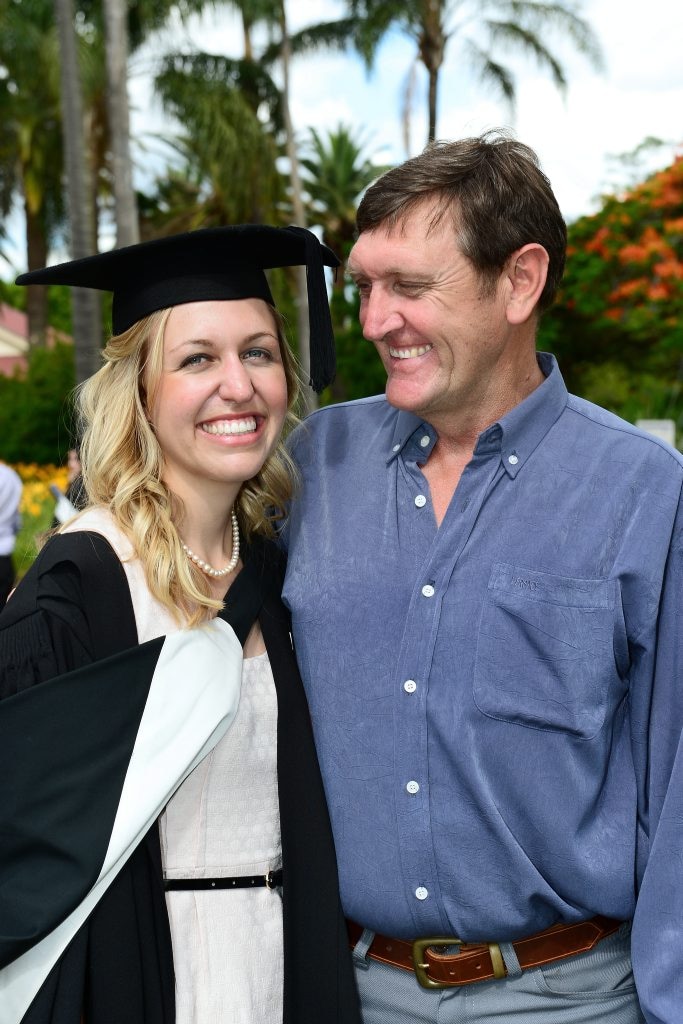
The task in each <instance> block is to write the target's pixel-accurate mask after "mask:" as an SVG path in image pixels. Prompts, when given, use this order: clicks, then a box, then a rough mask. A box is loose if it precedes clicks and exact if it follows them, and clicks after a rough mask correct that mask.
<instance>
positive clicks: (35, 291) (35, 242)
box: [24, 202, 47, 349]
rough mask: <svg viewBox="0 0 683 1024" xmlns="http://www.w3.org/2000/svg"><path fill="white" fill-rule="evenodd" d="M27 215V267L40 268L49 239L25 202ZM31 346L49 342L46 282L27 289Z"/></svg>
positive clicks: (41, 346) (43, 344)
mask: <svg viewBox="0 0 683 1024" xmlns="http://www.w3.org/2000/svg"><path fill="white" fill-rule="evenodd" d="M24 214H25V216H26V256H27V269H28V270H38V269H39V268H40V267H44V266H45V264H46V263H47V239H46V237H45V229H44V226H43V223H42V220H41V218H40V216H38V215H36V214H35V213H34V212H32V210H31V208H30V205H29V203H27V202H25V203H24ZM26 313H27V315H28V344H29V348H30V349H33V348H44V347H45V345H46V344H47V288H46V287H45V285H44V284H30V285H29V286H28V288H27V289H26Z"/></svg>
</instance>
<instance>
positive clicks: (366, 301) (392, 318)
mask: <svg viewBox="0 0 683 1024" xmlns="http://www.w3.org/2000/svg"><path fill="white" fill-rule="evenodd" d="M360 325H361V327H362V329H363V335H364V337H365V338H367V340H368V341H381V340H382V338H384V337H385V336H386V335H387V334H389V333H390V332H391V331H395V330H397V329H398V328H399V327H402V326H403V318H402V316H401V314H400V313H399V312H398V310H397V308H396V304H395V298H392V296H391V295H390V294H387V293H385V292H382V291H380V290H378V289H377V288H373V289H372V290H371V291H370V292H369V293H368V294H367V295H365V296H363V300H362V302H361V308H360Z"/></svg>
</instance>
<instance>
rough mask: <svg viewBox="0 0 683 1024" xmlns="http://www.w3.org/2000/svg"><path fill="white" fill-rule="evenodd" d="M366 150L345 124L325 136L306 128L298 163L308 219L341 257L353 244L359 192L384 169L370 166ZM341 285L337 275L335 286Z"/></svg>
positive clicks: (373, 165)
mask: <svg viewBox="0 0 683 1024" xmlns="http://www.w3.org/2000/svg"><path fill="white" fill-rule="evenodd" d="M366 148H367V144H366V142H365V141H364V140H363V139H362V138H361V137H359V136H358V135H354V132H353V130H352V129H351V128H350V127H349V126H348V125H344V124H339V125H337V127H336V128H335V129H333V130H331V131H328V132H327V133H326V135H322V134H321V133H320V132H318V131H316V129H315V128H310V129H309V132H308V140H307V144H305V146H304V150H303V155H302V157H301V161H300V162H301V166H302V168H303V170H304V174H303V175H302V181H303V186H304V189H305V192H306V193H307V195H308V210H309V220H311V222H312V223H315V224H320V225H321V227H322V229H323V240H324V241H325V243H326V245H329V246H330V248H331V249H333V250H334V251H335V252H336V253H337V254H338V255H339V256H343V257H345V256H346V255H347V254H348V252H349V250H350V248H351V246H352V244H353V241H354V234H355V222H356V207H357V205H358V200H359V199H360V196H361V193H362V192H363V191H364V190H365V189H366V188H367V187H368V185H370V184H371V182H373V181H374V180H375V178H378V177H379V175H380V174H383V173H384V171H385V170H387V169H388V168H387V167H385V166H382V165H379V164H375V163H373V161H372V160H371V159H369V157H367V156H366V155H365V150H366ZM341 284H342V281H341V275H339V280H338V281H337V286H340V285H341Z"/></svg>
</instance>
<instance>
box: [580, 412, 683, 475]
mask: <svg viewBox="0 0 683 1024" xmlns="http://www.w3.org/2000/svg"><path fill="white" fill-rule="evenodd" d="M567 409H568V410H570V411H571V412H573V413H575V414H576V415H578V416H581V417H583V419H584V420H585V421H586V425H587V426H588V425H590V426H591V427H592V428H593V429H594V430H596V431H597V432H605V431H607V432H610V433H611V435H612V436H611V438H610V440H611V441H612V442H613V443H615V444H619V445H620V446H621V447H622V448H623V449H624V450H625V451H629V450H630V451H632V452H633V453H634V454H635V453H638V454H639V455H640V456H641V457H644V458H648V459H649V460H651V459H655V460H661V461H662V463H664V464H666V465H667V466H668V468H669V469H673V470H676V471H677V472H679V473H682V474H683V455H682V454H681V452H679V451H678V450H677V449H675V448H672V447H671V445H669V444H667V443H666V441H663V440H662V439H661V438H659V437H655V435H654V434H648V433H647V431H645V430H642V429H641V428H640V427H636V426H634V425H633V423H629V422H628V420H624V419H622V418H621V417H620V416H617V415H616V414H615V413H612V412H610V411H609V410H608V409H604V408H603V407H602V406H600V405H595V404H594V403H593V402H589V401H587V400H586V399H585V398H579V397H578V396H577V395H571V394H570V395H569V396H568V399H567Z"/></svg>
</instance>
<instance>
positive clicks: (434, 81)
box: [427, 68, 439, 142]
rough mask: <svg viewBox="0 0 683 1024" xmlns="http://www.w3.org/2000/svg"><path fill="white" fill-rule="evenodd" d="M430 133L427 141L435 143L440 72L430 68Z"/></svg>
mask: <svg viewBox="0 0 683 1024" xmlns="http://www.w3.org/2000/svg"><path fill="white" fill-rule="evenodd" d="M428 71H429V132H428V134H427V141H428V142H434V139H435V138H436V101H437V90H438V86H439V72H438V70H437V69H436V68H429V69H428Z"/></svg>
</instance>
